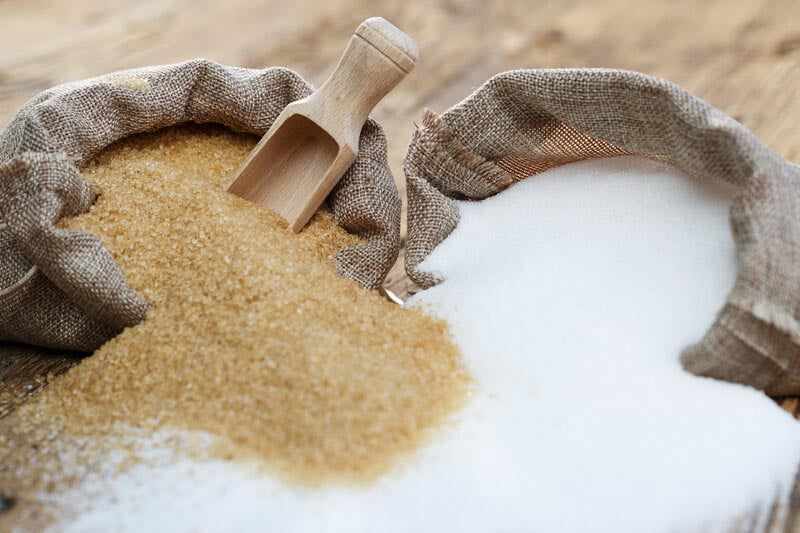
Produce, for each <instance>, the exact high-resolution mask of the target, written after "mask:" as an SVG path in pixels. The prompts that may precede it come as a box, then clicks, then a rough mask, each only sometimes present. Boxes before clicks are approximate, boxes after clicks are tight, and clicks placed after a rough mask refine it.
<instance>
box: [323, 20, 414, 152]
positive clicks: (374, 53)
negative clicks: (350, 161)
mask: <svg viewBox="0 0 800 533" xmlns="http://www.w3.org/2000/svg"><path fill="white" fill-rule="evenodd" d="M418 58H419V51H418V49H417V44H416V43H415V42H414V41H413V40H412V39H411V38H410V37H409V36H408V35H406V34H405V33H403V32H402V31H400V30H398V29H397V28H396V27H395V26H393V25H392V24H391V23H389V22H388V21H387V20H385V19H383V18H380V17H373V18H370V19H367V20H365V21H364V22H362V23H361V25H359V27H358V29H356V31H355V34H354V35H353V36H352V37H351V38H350V42H349V43H348V44H347V48H346V49H345V51H344V53H343V54H342V57H341V59H339V63H338V64H337V65H336V68H335V69H334V71H333V73H332V74H331V75H330V77H329V78H328V80H327V81H326V82H325V83H324V84H323V85H322V87H320V88H319V89H318V90H317V91H316V92H315V93H314V94H312V95H311V96H310V97H309V99H308V104H309V105H308V108H309V111H311V112H310V113H308V114H309V116H310V118H312V119H313V120H314V121H315V122H317V123H318V124H319V125H320V126H322V127H323V128H324V129H326V130H328V131H329V132H330V133H332V134H333V136H334V137H339V135H337V133H338V134H340V135H342V136H343V137H344V139H347V140H348V141H349V142H350V143H351V147H352V148H354V149H355V151H357V147H358V137H359V134H360V132H361V127H362V126H363V125H364V122H366V120H367V117H368V116H369V114H370V112H371V111H372V109H373V108H374V107H375V105H376V104H377V103H378V102H380V100H381V99H382V98H383V97H384V96H386V94H387V93H388V92H389V91H391V90H392V89H393V88H394V87H395V86H396V85H397V84H398V83H400V81H401V80H402V79H403V78H405V77H406V75H407V74H408V73H409V72H411V70H412V69H413V68H414V65H416V63H417V59H418Z"/></svg>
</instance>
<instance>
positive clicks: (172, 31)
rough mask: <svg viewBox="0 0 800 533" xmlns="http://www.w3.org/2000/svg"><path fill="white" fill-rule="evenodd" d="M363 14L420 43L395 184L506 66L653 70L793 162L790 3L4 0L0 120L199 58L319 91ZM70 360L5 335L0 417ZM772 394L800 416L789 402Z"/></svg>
mask: <svg viewBox="0 0 800 533" xmlns="http://www.w3.org/2000/svg"><path fill="white" fill-rule="evenodd" d="M374 15H381V16H384V17H386V18H387V19H389V20H390V21H392V22H394V23H395V24H396V25H397V26H399V27H400V28H401V29H403V30H404V31H406V32H407V33H409V34H410V35H411V36H413V37H414V38H415V39H416V40H417V42H418V44H419V46H420V49H421V51H422V56H421V59H420V61H419V63H418V65H417V68H416V70H415V71H414V72H413V73H412V74H411V75H410V76H409V78H408V79H407V80H406V81H405V82H403V83H402V84H401V85H400V87H398V89H396V90H395V91H394V92H393V93H391V94H390V95H389V96H387V97H386V99H385V100H384V101H383V102H382V103H381V104H380V105H379V106H378V109H377V110H376V112H375V114H374V116H375V118H377V119H378V120H379V121H380V122H381V123H382V124H383V126H384V128H385V129H386V133H387V135H388V138H389V154H390V162H391V165H392V168H393V170H394V172H395V177H396V179H397V180H398V185H399V186H400V188H401V189H403V188H404V185H403V179H402V172H401V161H402V157H403V154H404V153H405V147H406V144H407V143H408V139H409V138H410V136H411V133H412V131H413V127H414V125H413V121H414V120H417V119H418V117H419V111H420V109H422V108H423V107H430V108H431V109H433V110H434V111H437V112H442V111H444V110H445V109H447V108H448V107H449V106H451V105H453V104H455V103H456V102H458V101H459V100H461V99H462V98H464V97H465V96H467V95H468V94H469V93H470V92H471V91H472V90H473V89H474V88H476V87H477V86H478V85H480V84H481V83H482V82H483V81H485V80H486V79H487V78H489V77H490V76H491V75H493V74H495V73H497V72H501V71H503V70H508V69H512V68H545V67H579V66H593V67H615V68H626V69H633V70H639V71H643V72H646V73H649V74H653V75H657V76H661V77H664V78H667V79H669V80H671V81H673V82H675V83H678V84H679V85H681V86H683V87H684V88H686V89H688V90H690V91H692V92H694V93H695V94H697V95H698V96H700V97H701V98H703V99H705V100H706V101H708V102H710V103H711V104H713V105H715V106H717V107H719V108H721V109H722V110H724V111H725V112H727V113H728V114H730V115H731V116H733V117H735V118H736V119H738V120H739V121H741V122H742V123H743V124H745V125H746V126H747V127H748V128H750V129H751V130H752V131H753V132H755V133H756V135H758V136H759V137H760V138H761V139H762V140H763V141H764V142H766V144H767V145H769V146H770V147H771V148H772V149H773V150H775V151H776V152H777V153H778V154H780V155H781V156H783V157H784V158H786V159H788V160H790V161H795V162H797V161H799V160H800V2H798V1H797V0H742V1H731V0H706V1H704V2H698V1H696V0H674V1H664V2H656V1H653V2H643V1H641V0H608V1H605V2H592V1H578V0H559V1H558V2H555V1H547V0H531V1H527V2H514V1H509V0H494V1H489V2H484V1H479V0H473V1H469V0H446V1H445V0H436V1H431V2H426V3H425V4H423V3H421V2H416V1H408V0H407V1H405V2H390V1H388V0H335V1H331V0H327V1H326V0H315V1H313V2H285V1H279V0H262V1H254V0H226V1H212V0H194V1H190V0H138V1H136V2H132V1H130V2H129V1H125V0H105V1H103V2H99V1H97V2H96V1H91V0H72V1H70V2H58V1H57V0H27V1H26V2H14V1H13V0H0V21H2V28H3V29H2V31H0V50H2V51H3V52H2V53H0V128H2V127H4V126H5V125H6V124H7V123H8V121H9V120H10V119H11V117H12V115H13V113H14V112H15V110H16V109H18V108H19V107H20V106H21V105H22V103H23V102H24V101H25V100H26V99H28V98H29V97H31V96H33V95H34V94H36V93H37V92H39V91H41V90H43V89H46V88H48V87H51V86H52V85H55V84H58V83H61V82H64V81H69V80H75V79H81V78H86V77H90V76H94V75H99V74H103V73H107V72H111V71H114V70H119V69H124V68H132V67H138V66H144V65H150V64H160V63H170V62H177V61H182V60H185V59H189V58H194V57H208V58H211V59H214V60H216V61H219V62H221V63H226V64H235V65H240V66H245V67H253V68H257V67H265V66H271V65H283V66H288V67H290V68H292V69H294V70H296V71H298V72H300V73H301V74H302V75H304V76H305V77H306V78H307V79H308V80H309V81H311V82H312V83H315V84H319V83H320V82H321V81H323V80H324V79H325V78H326V76H327V74H328V72H329V70H330V69H331V68H332V66H333V65H334V64H335V61H336V60H337V59H338V56H339V54H340V53H341V50H342V47H343V46H344V44H345V43H346V41H347V39H348V38H349V36H350V34H351V33H352V31H353V30H354V29H355V27H356V26H357V25H358V23H359V22H360V21H361V20H363V19H364V18H367V17H369V16H374ZM387 285H388V286H389V287H390V288H392V289H394V290H395V291H397V292H399V293H401V294H407V293H408V291H409V290H410V289H411V284H410V283H409V282H408V280H407V279H406V278H405V277H404V276H403V274H402V268H401V266H400V265H399V264H398V266H397V267H396V268H395V269H394V270H393V271H392V273H391V274H390V277H389V279H388V280H387ZM78 360H79V358H78V356H76V355H75V354H63V353H56V352H50V351H43V350H38V349H34V348H30V347H26V346H22V345H11V344H5V345H4V344H1V343H0V384H1V385H2V387H1V388H0V418H2V417H4V416H5V415H7V414H8V413H9V412H10V411H11V410H12V409H13V408H14V407H15V406H16V405H18V404H19V403H21V402H22V401H24V399H25V398H26V397H27V396H29V395H30V394H31V393H32V392H33V391H35V389H36V388H38V387H39V386H41V385H42V384H43V383H44V379H43V378H42V377H41V376H42V375H46V374H47V373H50V372H53V373H56V374H57V373H59V372H63V371H65V370H66V369H67V368H69V367H70V366H72V365H73V364H75V363H76V362H77V361H78ZM2 393H6V394H5V395H2ZM781 401H782V405H783V407H784V408H785V409H787V410H789V411H790V412H792V413H794V414H795V415H796V416H798V418H800V402H798V400H797V399H784V400H781ZM799 488H800V487H799ZM1 508H2V503H1V502H0V509H1ZM793 509H794V514H793V517H790V519H789V520H788V523H786V524H782V525H776V526H775V531H794V532H797V533H800V490H796V494H795V496H794V503H793ZM745 522H747V521H745ZM749 527H751V526H748V525H747V524H745V525H743V526H742V527H741V528H740V529H741V530H742V531H746V530H748V528H749Z"/></svg>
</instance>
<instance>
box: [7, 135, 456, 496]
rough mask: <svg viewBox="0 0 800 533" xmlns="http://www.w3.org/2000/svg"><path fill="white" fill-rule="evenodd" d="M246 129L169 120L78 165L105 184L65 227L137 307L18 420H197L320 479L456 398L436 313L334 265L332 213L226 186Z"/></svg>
mask: <svg viewBox="0 0 800 533" xmlns="http://www.w3.org/2000/svg"><path fill="white" fill-rule="evenodd" d="M256 141H257V139H255V138H253V137H251V136H248V135H243V134H236V133H233V132H230V131H228V130H226V129H223V128H220V127H215V126H203V127H201V126H182V127H178V128H171V129H167V130H162V131H159V132H155V133H151V134H145V135H140V136H136V137H132V138H129V139H127V140H124V141H122V142H120V143H117V144H116V145H114V146H112V147H110V148H109V149H107V150H106V151H104V152H103V153H102V154H100V155H99V156H98V157H96V158H95V159H94V160H93V161H92V162H90V163H89V164H88V165H87V166H86V167H85V168H84V169H83V176H84V179H85V180H87V181H88V182H90V183H93V184H95V185H97V186H98V187H99V188H100V190H101V191H102V193H101V195H100V197H99V199H98V201H97V202H96V204H95V205H94V206H93V207H92V209H91V210H90V212H88V213H86V214H84V215H81V216H78V217H76V218H73V219H70V220H65V221H62V223H61V226H62V227H64V228H69V229H72V230H86V231H90V232H92V233H94V234H95V235H97V236H99V238H100V239H101V240H102V241H103V243H104V244H105V245H106V246H107V247H108V248H109V250H110V251H111V253H112V254H113V255H114V258H115V259H116V261H117V262H118V264H119V266H120V268H121V269H122V271H123V273H124V274H125V276H126V278H127V279H128V281H129V283H130V284H131V285H132V287H133V288H134V289H135V290H136V291H138V292H139V294H141V295H142V296H144V297H145V298H146V299H147V300H148V302H150V304H151V309H150V310H149V312H148V315H147V318H146V320H145V321H144V322H142V323H141V324H139V325H138V326H136V327H133V328H129V329H127V330H125V331H124V332H123V333H122V334H120V335H119V336H117V337H116V338H114V339H113V340H111V341H110V342H108V343H107V344H105V345H104V346H103V347H101V348H100V349H99V350H97V351H96V352H95V353H94V354H93V355H92V356H91V357H89V358H87V359H86V360H84V361H83V362H81V363H80V364H79V365H78V366H76V367H75V368H73V369H72V370H71V371H69V372H68V373H66V374H65V375H63V376H60V377H58V378H57V379H56V380H55V381H54V382H53V383H51V384H50V385H49V386H48V387H46V388H45V389H44V390H43V391H42V392H41V393H40V394H39V395H38V396H37V397H36V398H34V400H32V401H30V402H29V403H28V404H27V405H25V406H24V407H23V408H22V409H21V410H19V414H20V416H19V417H18V418H20V419H24V420H26V421H28V422H29V423H30V421H33V420H38V421H40V422H41V423H52V424H54V425H57V426H58V431H59V432H61V433H60V434H61V435H62V437H59V438H62V440H63V436H64V435H69V437H70V439H73V441H80V442H83V443H87V442H92V441H93V439H106V438H107V436H108V435H113V434H115V433H119V432H121V431H122V429H121V428H131V427H133V428H136V429H137V431H144V432H152V433H153V434H155V433H156V432H158V431H160V430H165V429H176V430H189V431H195V430H196V431H203V432H208V433H211V434H213V435H215V436H216V437H218V439H216V440H215V442H216V443H217V444H216V445H215V447H214V452H213V455H215V456H217V457H219V456H222V457H223V458H236V459H238V458H241V459H246V460H252V459H257V460H259V461H263V462H264V463H265V464H266V465H267V467H268V468H269V469H270V470H271V471H272V472H273V473H275V474H277V475H280V476H282V477H283V478H284V479H288V480H290V481H292V482H299V483H310V484H318V483H322V482H327V481H348V482H351V481H356V482H363V481H369V480H370V479H374V478H375V477H376V476H378V475H380V474H382V473H385V472H387V471H388V470H390V469H391V468H392V467H393V465H395V464H396V463H397V461H398V459H399V458H402V457H403V456H405V455H407V454H409V452H411V451H413V450H414V449H415V448H417V447H418V446H419V445H420V443H421V442H422V441H423V440H424V438H425V437H426V435H428V434H429V433H430V430H431V429H432V428H435V427H436V426H437V425H439V424H440V423H442V421H443V420H445V419H446V417H447V415H448V414H450V413H452V412H453V411H454V410H455V409H457V408H458V407H459V406H461V405H462V404H463V402H464V400H465V398H466V396H467V394H468V391H469V388H470V386H469V384H470V380H469V377H468V375H467V374H466V371H465V369H464V367H463V366H462V364H461V361H460V356H459V353H458V351H457V349H456V347H455V346H454V344H453V343H452V342H451V340H450V338H449V336H448V333H447V329H446V326H445V324H444V323H443V322H442V321H439V320H436V319H433V318H431V317H429V316H427V315H425V314H423V313H421V312H419V311H412V310H408V309H404V308H401V307H399V306H396V305H393V304H391V303H389V302H388V301H386V300H385V299H383V298H382V297H381V296H380V295H379V294H377V293H376V292H374V291H366V290H364V289H363V288H361V287H360V286H359V285H358V284H357V283H355V282H353V281H351V280H347V279H344V278H341V277H339V276H338V275H337V274H336V273H335V264H334V261H335V260H334V256H335V254H336V252H337V251H338V250H339V249H341V248H342V247H344V246H348V245H353V244H356V243H358V238H357V237H354V236H353V235H350V234H348V233H347V232H346V231H344V230H343V229H342V228H340V227H339V226H337V225H336V223H335V222H334V220H333V218H332V215H331V214H330V213H329V212H327V211H324V210H323V211H321V212H319V213H318V214H317V215H316V216H315V217H314V219H313V220H312V222H311V223H310V225H309V226H308V227H307V228H306V229H305V230H304V231H303V232H302V233H300V234H299V235H295V234H292V233H291V232H289V231H288V230H287V229H286V227H285V223H283V222H282V221H281V220H280V219H279V218H278V217H277V216H275V215H274V214H273V213H271V212H270V211H268V210H266V209H264V208H262V207H259V206H256V205H254V204H250V203H248V202H245V201H244V200H241V199H240V198H237V197H235V196H233V195H230V194H227V193H226V192H225V191H224V183H225V182H226V180H227V179H229V177H230V176H231V174H232V173H233V171H234V170H235V169H236V167H237V166H238V165H239V163H240V162H241V161H242V159H243V158H244V157H245V156H246V155H247V153H248V152H249V151H250V150H251V149H252V148H253V146H254V145H255V142H256ZM182 445H183V444H182ZM49 475H50V476H52V475H53V473H52V472H51V473H50V474H49Z"/></svg>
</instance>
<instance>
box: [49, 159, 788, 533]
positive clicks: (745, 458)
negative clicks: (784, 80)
mask: <svg viewBox="0 0 800 533" xmlns="http://www.w3.org/2000/svg"><path fill="white" fill-rule="evenodd" d="M730 198H731V196H730V191H723V190H720V189H719V188H715V187H712V186H711V185H709V184H699V183H697V182H696V181H694V180H691V179H689V178H687V177H685V176H682V175H680V174H677V173H675V172H674V171H671V170H669V169H668V168H666V167H664V166H661V165H658V164H656V163H653V162H649V161H646V160H642V159H638V158H627V157H626V158H615V159H607V160H600V161H590V162H584V163H579V164H573V165H569V166H566V167H562V168H559V169H555V170H552V171H549V172H547V173H544V174H541V175H539V176H537V177H536V178H533V179H530V180H527V181H524V182H522V183H520V184H517V185H515V186H514V187H512V188H511V189H509V190H508V191H506V192H504V193H502V194H500V195H498V196H496V197H494V198H491V199H489V200H486V201H484V202H480V203H464V204H461V206H460V207H461V212H462V219H461V222H460V224H459V226H458V228H457V229H456V231H455V232H454V233H453V234H452V235H451V236H450V237H449V238H448V239H447V240H446V241H445V242H444V243H443V244H442V245H440V246H439V247H438V248H437V249H436V250H435V251H434V253H433V254H432V255H431V257H430V258H429V259H428V260H427V261H426V262H425V263H424V265H423V266H424V268H425V269H427V270H430V271H435V272H439V273H441V274H442V275H444V276H445V277H446V281H445V282H444V283H443V284H441V285H439V286H437V287H435V288H433V289H431V290H428V291H426V292H424V293H421V294H419V295H417V296H416V297H415V298H414V301H413V302H412V305H424V306H428V307H429V308H430V309H433V310H434V312H435V313H437V314H439V315H440V316H442V317H445V318H446V319H447V320H448V321H449V322H450V324H451V326H452V330H453V333H454V334H455V336H456V340H457V343H458V345H459V347H460V349H461V350H462V354H463V356H464V358H465V359H466V362H467V364H468V366H469V369H470V371H471V373H472V375H473V376H474V378H475V380H476V382H477V383H478V391H477V393H476V397H475V398H474V399H473V401H472V402H471V403H470V405H469V406H468V407H467V408H466V409H465V410H464V411H462V412H461V413H459V415H458V417H457V420H455V421H454V423H453V425H452V427H449V428H447V430H446V431H445V432H443V434H441V435H440V436H439V438H438V440H437V442H435V443H433V444H432V445H431V446H429V447H428V448H427V449H425V450H423V451H422V452H420V453H419V454H418V456H417V457H416V458H415V461H414V463H413V464H411V465H407V466H406V467H405V468H404V469H403V470H402V471H400V472H397V473H395V474H393V475H390V476H386V477H384V478H383V479H381V480H380V481H379V482H378V483H377V484H376V485H373V486H370V487H363V488H342V487H334V488H324V489H313V490H312V489H297V488H289V487H286V486H283V485H281V484H280V483H279V482H277V481H274V480H271V479H267V478H263V477H262V478H258V477H256V476H254V475H252V474H250V473H248V472H246V471H245V470H244V469H243V468H242V467H237V466H233V465H230V464H224V463H197V462H195V463H193V462H188V461H182V462H177V463H174V464H171V465H163V466H161V467H160V468H157V469H147V468H144V467H137V468H136V469H134V470H132V471H130V472H128V473H127V474H125V475H123V476H121V477H119V478H116V479H114V480H111V481H108V482H107V484H106V485H103V484H101V483H99V482H98V483H97V485H96V487H100V486H102V487H103V489H102V491H100V492H101V493H99V494H94V495H93V496H92V497H91V500H90V501H87V499H85V496H86V495H87V494H89V492H87V491H88V490H89V487H88V486H87V487H83V488H79V489H76V492H75V493H74V494H71V495H68V496H67V497H66V498H65V500H64V502H69V503H71V504H74V505H78V504H79V503H80V505H78V507H77V508H78V509H81V508H84V509H85V512H83V513H82V514H81V516H79V517H78V518H77V519H76V521H74V522H71V523H68V524H59V525H58V527H57V529H58V530H66V531H109V530H116V529H123V530H124V529H127V530H131V531H195V530H200V531H203V530H237V531H264V530H269V531H281V532H295V531H296V532H300V531H350V532H358V531H364V532H368V531H384V532H393V531H397V532H407V531H425V532H428V531H430V532H439V531H460V532H463V533H469V532H482V533H483V532H488V531H548V532H558V531H586V530H592V531H609V532H615V533H618V532H624V531H632V532H634V531H636V532H638V531H653V532H658V531H687V530H689V531H695V530H704V531H706V530H708V531H714V530H725V529H726V528H727V526H729V525H730V524H731V522H732V520H734V519H736V518H738V517H740V516H741V515H742V514H744V513H748V512H749V513H750V515H749V516H751V517H756V518H755V519H754V520H755V521H756V522H758V520H761V521H762V522H763V520H764V519H765V517H766V516H767V515H768V511H769V507H770V505H771V503H772V502H773V501H775V500H776V499H778V500H784V501H785V498H786V495H787V493H788V491H789V490H790V487H791V483H792V478H793V475H794V473H795V469H796V467H797V465H798V462H799V461H800V424H799V423H798V422H796V421H795V420H793V419H792V418H791V417H790V416H789V415H788V414H787V413H785V412H783V411H782V410H781V409H780V408H779V407H777V406H776V405H775V404H774V403H773V402H772V401H771V400H770V399H768V398H767V397H766V396H764V395H763V394H761V393H760V392H758V391H755V390H752V389H748V388H746V387H743V386H739V385H733V384H729V383H722V382H717V381H713V380H709V379H701V378H697V377H694V376H691V375H689V374H687V373H685V372H683V370H682V369H681V368H680V365H679V362H678V355H679V353H680V351H681V349H682V348H684V347H685V346H687V345H689V344H691V343H693V342H696V341H697V340H699V339H700V338H701V336H702V334H703V332H704V331H705V329H706V328H707V327H708V326H709V325H710V324H711V322H712V320H713V318H714V315H715V312H716V311H717V310H718V309H719V308H720V307H721V306H722V304H723V302H724V300H725V297H726V294H727V292H728V291H729V289H730V288H731V286H732V284H733V281H734V277H735V271H736V260H735V254H734V245H733V242H732V238H731V236H730V231H729V229H728V222H727V209H728V205H729V202H730ZM96 487H95V488H96ZM62 503H63V502H62Z"/></svg>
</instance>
